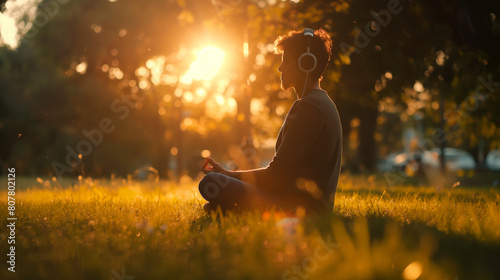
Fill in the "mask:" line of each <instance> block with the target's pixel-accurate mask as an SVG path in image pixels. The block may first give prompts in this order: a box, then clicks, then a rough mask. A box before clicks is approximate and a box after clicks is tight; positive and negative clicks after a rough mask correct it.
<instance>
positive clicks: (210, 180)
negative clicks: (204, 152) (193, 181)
mask: <svg viewBox="0 0 500 280" xmlns="http://www.w3.org/2000/svg"><path fill="white" fill-rule="evenodd" d="M228 183H229V178H227V177H226V176H224V175H222V174H218V173H208V174H207V175H205V177H203V179H202V180H201V181H200V184H199V185H198V189H199V191H200V194H201V195H202V196H203V198H205V199H206V200H208V201H213V200H214V199H216V198H217V196H218V195H219V193H220V192H221V190H222V189H223V188H225V187H226V186H227V185H228Z"/></svg>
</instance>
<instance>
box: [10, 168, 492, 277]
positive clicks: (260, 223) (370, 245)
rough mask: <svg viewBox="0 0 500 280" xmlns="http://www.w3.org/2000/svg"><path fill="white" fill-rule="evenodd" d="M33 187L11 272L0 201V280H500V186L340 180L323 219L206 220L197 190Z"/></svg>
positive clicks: (22, 210) (23, 189) (23, 194)
mask: <svg viewBox="0 0 500 280" xmlns="http://www.w3.org/2000/svg"><path fill="white" fill-rule="evenodd" d="M39 181H40V182H37V181H36V180H35V179H29V178H25V179H18V180H17V190H16V196H15V197H16V203H17V204H16V217H17V218H18V220H17V221H16V244H15V246H16V272H15V273H12V272H10V271H8V270H7V266H6V261H5V260H6V258H7V256H6V254H7V253H8V246H10V245H7V238H8V234H9V232H8V231H7V230H6V227H5V224H6V223H7V222H6V221H7V215H8V212H7V207H8V206H7V190H6V188H3V191H2V193H1V203H0V209H2V210H1V211H0V218H1V220H2V221H3V222H2V231H1V233H0V234H1V240H0V242H1V244H0V248H1V252H2V260H3V261H2V271H1V273H0V278H1V279H107V280H109V279H117V280H121V279H129V280H131V279H136V280H141V279H290V280H292V279H293V280H297V279H417V278H418V279H441V280H444V279H500V205H499V202H500V191H499V189H498V187H496V188H494V187H489V186H487V185H485V186H483V187H481V186H477V187H463V186H458V187H455V188H451V186H450V187H449V188H444V189H440V190H439V191H437V190H436V189H435V188H433V187H429V186H422V187H412V186H403V185H400V186H394V187H392V188H388V187H387V184H386V182H385V181H384V180H383V179H377V178H373V177H370V178H366V177H349V176H346V175H344V176H343V177H342V178H341V181H340V186H339V189H338V190H337V198H336V205H335V208H334V211H333V213H331V214H325V215H316V216H304V215H303V213H301V212H300V211H299V212H298V213H296V214H295V215H286V214H285V213H281V212H278V211H267V212H254V213H245V214H231V213H228V214H226V215H222V213H218V214H212V215H207V214H205V213H204V212H203V210H202V205H203V203H204V201H203V199H202V198H201V196H200V195H199V194H198V193H197V185H196V182H191V183H183V184H182V185H181V186H176V185H174V184H173V183H170V182H160V183H148V182H146V183H144V182H143V183H138V182H130V181H129V182H127V181H126V180H113V181H110V180H107V181H104V180H102V181H99V180H96V181H93V180H92V179H84V180H81V181H79V182H78V181H77V182H75V184H74V185H72V186H69V187H60V186H59V185H58V184H56V183H55V182H52V181H51V182H44V181H43V180H41V179H40V180H39ZM3 182H7V179H6V178H3ZM5 185H7V183H5Z"/></svg>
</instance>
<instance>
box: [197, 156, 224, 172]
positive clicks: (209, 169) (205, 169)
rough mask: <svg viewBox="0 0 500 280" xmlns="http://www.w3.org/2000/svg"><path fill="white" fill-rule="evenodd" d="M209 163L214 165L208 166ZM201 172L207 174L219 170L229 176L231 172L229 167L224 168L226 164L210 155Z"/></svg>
mask: <svg viewBox="0 0 500 280" xmlns="http://www.w3.org/2000/svg"><path fill="white" fill-rule="evenodd" d="M209 164H210V165H212V167H210V166H208V165H209ZM201 172H203V173H205V174H208V173H210V172H217V173H221V174H224V175H228V176H229V173H230V172H229V171H228V170H227V169H225V168H224V166H222V165H221V164H220V163H218V162H216V161H215V160H213V159H212V158H210V157H207V158H206V161H205V164H203V166H202V167H201Z"/></svg>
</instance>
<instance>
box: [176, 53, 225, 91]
mask: <svg viewBox="0 0 500 280" xmlns="http://www.w3.org/2000/svg"><path fill="white" fill-rule="evenodd" d="M224 56H225V53H224V51H222V50H221V49H219V48H216V47H213V46H208V47H204V48H203V49H201V50H200V51H199V52H198V55H197V58H196V61H194V62H193V63H192V64H191V66H190V67H189V70H188V72H187V73H186V74H185V75H184V76H182V77H181V79H180V81H181V82H182V83H184V84H191V82H192V81H193V79H194V80H210V79H212V78H213V77H214V76H215V75H216V74H217V72H218V71H219V69H220V67H221V66H222V62H223V61H224Z"/></svg>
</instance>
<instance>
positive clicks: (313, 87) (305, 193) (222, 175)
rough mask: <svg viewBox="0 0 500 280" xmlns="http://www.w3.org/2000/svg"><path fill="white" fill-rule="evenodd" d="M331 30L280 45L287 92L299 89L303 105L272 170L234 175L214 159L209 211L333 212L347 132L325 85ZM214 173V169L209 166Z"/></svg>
mask: <svg viewBox="0 0 500 280" xmlns="http://www.w3.org/2000/svg"><path fill="white" fill-rule="evenodd" d="M331 46H332V42H331V38H330V36H329V35H328V34H327V33H326V31H325V30H323V29H319V30H316V31H314V30H313V29H309V28H306V29H304V31H303V32H301V31H290V32H289V33H288V34H286V35H284V36H280V37H278V38H277V39H276V41H275V52H276V53H277V54H281V55H282V63H281V65H280V67H279V68H278V71H279V72H281V87H282V89H283V90H289V89H292V88H294V89H295V91H296V93H297V100H296V101H295V102H294V103H293V105H292V107H291V108H290V111H289V112H288V114H287V116H286V119H285V122H284V123H283V125H282V127H281V130H280V132H279V135H278V139H277V141H276V151H275V155H274V157H273V159H272V161H271V162H270V163H269V165H268V166H267V167H264V168H259V169H252V170H242V171H229V170H226V169H225V168H224V167H223V166H222V165H221V164H219V163H217V162H216V161H214V160H213V159H211V158H207V163H206V164H205V165H204V166H203V167H202V171H203V172H204V173H205V174H206V175H205V177H204V178H203V179H202V180H201V182H200V184H199V190H200V193H201V195H202V196H203V197H204V198H205V199H206V200H208V201H209V203H207V204H205V206H204V208H205V210H206V211H207V212H208V211H211V210H215V209H216V208H217V207H218V206H220V207H221V208H222V210H230V209H234V208H236V209H240V210H251V209H263V208H266V207H269V206H271V207H273V206H274V207H278V208H281V209H283V210H287V211H293V210H295V209H297V208H298V207H302V208H304V209H305V210H306V211H308V212H312V211H321V210H327V211H331V210H332V208H333V204H334V200H335V191H336V189H337V183H338V179H339V174H340V166H341V156H342V129H341V124H340V117H339V114H338V111H337V108H336V106H335V104H334V103H333V101H332V100H331V99H330V98H329V96H328V94H327V93H326V92H325V91H324V90H322V89H321V87H320V81H321V79H322V75H323V72H324V71H325V69H326V66H327V65H328V62H329V61H330V57H331ZM208 163H209V164H211V165H212V166H213V168H211V169H208V168H207V167H206V166H207V164H208Z"/></svg>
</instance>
